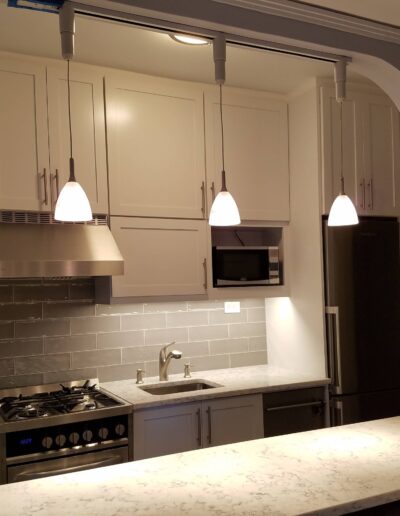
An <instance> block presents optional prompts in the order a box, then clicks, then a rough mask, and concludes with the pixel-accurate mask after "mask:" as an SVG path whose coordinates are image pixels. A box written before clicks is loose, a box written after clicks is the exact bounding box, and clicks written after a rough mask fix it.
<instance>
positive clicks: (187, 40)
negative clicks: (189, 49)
mask: <svg viewBox="0 0 400 516" xmlns="http://www.w3.org/2000/svg"><path fill="white" fill-rule="evenodd" d="M170 37H171V38H172V39H173V40H174V41H177V42H178V43H183V44H184V45H194V46H202V45H209V44H210V41H209V40H208V39H206V38H201V37H200V36H192V35H191V34H170Z"/></svg>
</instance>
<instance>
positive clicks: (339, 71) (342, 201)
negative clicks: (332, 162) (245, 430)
mask: <svg viewBox="0 0 400 516" xmlns="http://www.w3.org/2000/svg"><path fill="white" fill-rule="evenodd" d="M346 64H347V63H346V61H345V60H341V61H337V62H336V63H335V87H336V100H337V102H339V105H340V111H339V113H340V192H339V195H338V196H337V197H336V199H335V200H334V201H333V204H332V206H331V209H330V211H329V217H328V226H353V225H355V224H358V215H357V211H356V209H355V207H354V204H353V203H352V201H351V199H350V197H348V196H347V195H346V194H345V192H344V175H343V102H344V100H345V98H346Z"/></svg>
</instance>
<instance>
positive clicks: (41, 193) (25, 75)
mask: <svg viewBox="0 0 400 516" xmlns="http://www.w3.org/2000/svg"><path fill="white" fill-rule="evenodd" d="M0 113H1V116H0V209H3V210H4V209H5V210H15V209H17V210H34V211H37V210H45V211H46V210H49V209H50V195H49V184H48V174H49V151H48V132H47V107H46V71H45V67H44V66H42V65H39V64H36V63H34V62H29V61H26V62H25V61H22V60H17V59H15V60H13V59H6V58H3V57H1V58H0Z"/></svg>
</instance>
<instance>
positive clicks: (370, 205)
mask: <svg viewBox="0 0 400 516" xmlns="http://www.w3.org/2000/svg"><path fill="white" fill-rule="evenodd" d="M367 186H368V190H369V203H368V208H371V209H372V208H373V207H374V188H373V183H372V177H371V179H370V180H369V181H368V183H367Z"/></svg>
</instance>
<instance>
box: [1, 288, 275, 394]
mask: <svg viewBox="0 0 400 516" xmlns="http://www.w3.org/2000/svg"><path fill="white" fill-rule="evenodd" d="M172 341H175V342H176V344H175V347H176V348H177V349H179V350H181V351H182V353H183V356H182V359H181V360H172V362H171V365H170V372H171V373H182V375H183V369H184V364H185V363H190V364H191V366H192V370H193V371H194V372H197V371H202V370H205V369H220V368H226V367H238V366H243V365H253V364H260V363H266V360H267V353H266V333H265V308H264V300H263V299H244V300H241V311H240V313H238V314H225V312H224V303H223V302H222V301H187V302H186V301H182V302H180V301H179V302H169V303H145V304H142V303H134V304H119V305H118V304H114V305H110V306H108V305H95V303H94V283H93V281H92V279H90V278H82V279H59V280H58V279H54V280H47V279H46V280H44V279H43V280H40V279H34V280H30V279H23V280H10V281H5V280H3V281H1V282H0V388H8V387H16V386H25V385H35V384H39V383H58V382H63V381H69V380H79V379H85V378H89V377H96V376H97V377H99V379H100V381H101V382H105V381H111V380H119V379H121V380H122V379H127V378H135V376H136V370H137V369H138V368H141V369H144V370H145V371H146V373H145V377H146V376H147V377H148V376H155V375H157V374H158V353H159V350H160V348H161V346H162V345H164V344H166V343H169V342H172Z"/></svg>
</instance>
